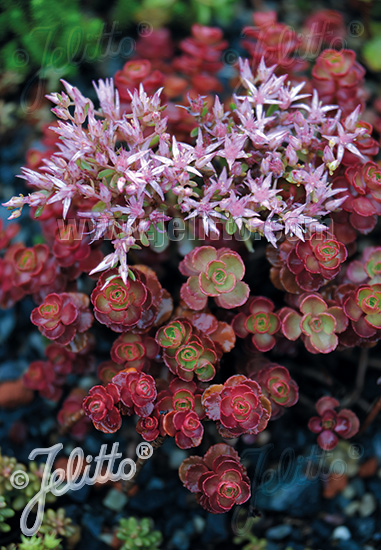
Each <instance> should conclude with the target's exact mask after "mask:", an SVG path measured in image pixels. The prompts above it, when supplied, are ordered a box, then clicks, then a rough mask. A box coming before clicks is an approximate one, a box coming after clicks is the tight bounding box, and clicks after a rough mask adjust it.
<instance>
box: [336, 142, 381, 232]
mask: <svg viewBox="0 0 381 550" xmlns="http://www.w3.org/2000/svg"><path fill="white" fill-rule="evenodd" d="M356 146H357V144H356ZM373 154H377V151H376V152H375V153H373ZM333 188H334V189H341V190H344V191H343V192H342V193H339V194H338V195H337V196H338V197H343V198H345V201H344V202H343V204H342V205H341V208H342V209H343V211H344V212H346V213H347V216H348V220H349V223H350V225H351V226H352V227H353V228H354V229H356V231H359V232H360V233H362V234H363V235H367V234H368V233H370V232H371V231H372V230H373V229H374V227H375V226H376V223H377V219H378V216H379V215H381V170H380V167H379V166H378V164H376V163H375V162H371V161H369V162H366V163H365V164H361V163H359V162H357V161H356V162H355V163H351V164H350V166H348V168H347V169H346V171H345V176H344V175H343V176H337V177H336V178H335V179H334V181H333Z"/></svg>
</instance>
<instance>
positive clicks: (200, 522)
mask: <svg viewBox="0 0 381 550" xmlns="http://www.w3.org/2000/svg"><path fill="white" fill-rule="evenodd" d="M205 523H206V522H205V519H204V518H203V517H202V516H194V518H193V525H194V529H195V531H196V533H197V534H200V533H202V532H203V531H204V529H205Z"/></svg>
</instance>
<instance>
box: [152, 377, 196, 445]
mask: <svg viewBox="0 0 381 550" xmlns="http://www.w3.org/2000/svg"><path fill="white" fill-rule="evenodd" d="M201 393H202V391H201V390H200V389H199V388H198V387H197V385H196V384H195V382H184V381H183V380H181V379H180V378H174V379H173V380H172V381H171V382H170V384H169V387H168V389H166V390H162V391H161V392H159V394H158V396H157V403H156V407H155V409H156V410H157V411H160V413H161V414H162V415H163V416H162V418H163V422H162V425H163V431H164V433H165V434H167V435H169V436H171V437H174V438H175V440H176V444H177V446H178V447H180V448H181V449H189V448H190V447H197V446H198V445H200V443H201V440H202V437H203V434H204V428H203V426H202V424H201V422H200V420H201V419H202V418H204V417H205V411H204V409H203V407H202V405H201Z"/></svg>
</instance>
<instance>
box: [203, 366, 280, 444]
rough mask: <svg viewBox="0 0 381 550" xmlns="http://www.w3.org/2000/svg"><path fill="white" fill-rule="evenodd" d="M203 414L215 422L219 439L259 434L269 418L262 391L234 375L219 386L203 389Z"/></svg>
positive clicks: (269, 408)
mask: <svg viewBox="0 0 381 550" xmlns="http://www.w3.org/2000/svg"><path fill="white" fill-rule="evenodd" d="M201 402H202V405H203V407H204V409H205V412H206V415H207V416H208V418H210V419H211V420H215V421H217V427H218V430H219V432H220V434H221V435H222V437H226V438H232V437H238V436H240V435H242V434H251V435H254V434H257V433H259V432H261V431H263V430H264V429H265V428H266V426H267V423H268V421H269V419H270V415H271V403H270V401H269V400H268V398H267V397H265V395H263V393H262V388H261V386H260V385H259V384H258V382H255V381H254V380H251V379H250V378H247V377H246V376H244V375H241V374H237V375H234V376H231V377H230V378H228V379H227V380H226V382H225V383H224V384H223V385H222V384H214V385H212V386H209V388H207V389H206V390H205V391H204V393H203V395H202V399H201Z"/></svg>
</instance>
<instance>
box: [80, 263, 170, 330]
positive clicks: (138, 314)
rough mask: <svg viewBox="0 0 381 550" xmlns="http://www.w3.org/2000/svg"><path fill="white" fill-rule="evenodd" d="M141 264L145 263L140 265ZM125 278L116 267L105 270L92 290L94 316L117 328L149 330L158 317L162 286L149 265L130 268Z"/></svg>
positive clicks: (112, 327)
mask: <svg viewBox="0 0 381 550" xmlns="http://www.w3.org/2000/svg"><path fill="white" fill-rule="evenodd" d="M141 267H142V266H141ZM130 271H131V273H132V276H130V277H128V279H127V281H126V282H124V281H123V279H122V277H121V276H120V275H119V273H118V270H117V269H111V270H108V271H105V272H104V273H102V275H101V276H100V277H99V279H98V283H97V286H96V287H95V289H94V290H93V292H92V294H91V302H92V303H93V305H94V315H95V318H96V319H97V320H98V321H99V322H100V323H102V324H104V325H106V326H107V327H108V328H110V329H111V330H113V331H114V332H125V331H127V330H134V331H138V332H145V331H147V330H148V329H149V328H150V327H151V326H152V324H153V323H154V321H155V318H156V314H157V312H158V307H159V305H160V303H161V299H162V296H163V289H162V287H161V285H160V283H159V281H158V279H157V277H156V275H155V274H154V272H153V271H152V270H150V269H148V268H147V269H146V270H145V271H144V272H143V270H142V269H138V268H137V267H134V268H131V270H130Z"/></svg>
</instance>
